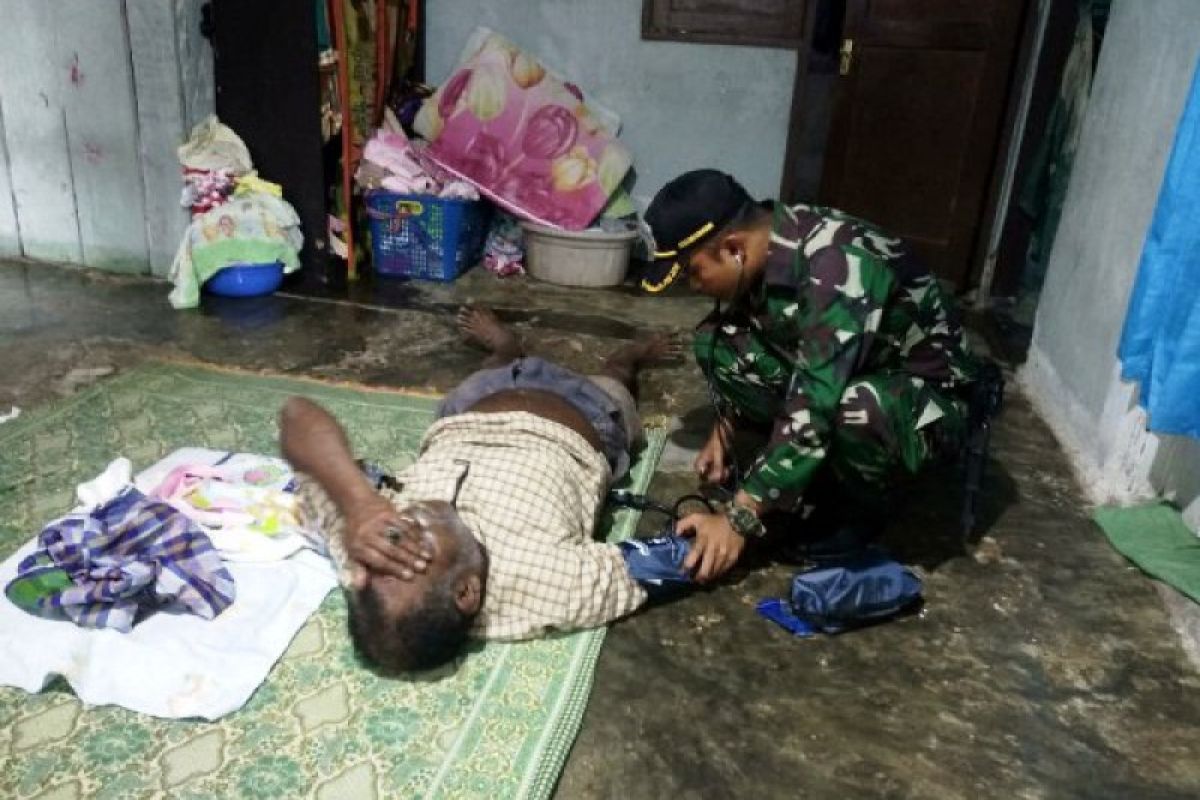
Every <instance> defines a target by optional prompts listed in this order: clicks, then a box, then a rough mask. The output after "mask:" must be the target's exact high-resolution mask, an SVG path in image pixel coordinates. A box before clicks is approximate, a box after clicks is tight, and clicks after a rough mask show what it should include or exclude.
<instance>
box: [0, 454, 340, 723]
mask: <svg viewBox="0 0 1200 800" xmlns="http://www.w3.org/2000/svg"><path fill="white" fill-rule="evenodd" d="M293 488H294V487H293V475H292V472H291V470H290V468H289V467H288V465H287V464H286V462H283V461H281V460H280V459H277V458H271V457H265V456H257V455H252V454H236V453H222V452H219V451H214V450H207V449H203V448H184V449H181V450H178V451H176V452H175V453H172V454H171V455H170V456H168V457H167V458H165V459H163V460H162V461H160V462H158V463H157V464H155V465H153V466H152V467H150V468H149V469H146V470H145V471H143V472H142V473H140V474H139V475H137V476H136V477H134V476H133V475H132V464H131V463H130V461H129V460H128V459H125V458H119V459H116V460H115V461H113V462H112V463H111V464H110V465H109V467H108V468H107V469H106V470H105V471H104V472H103V473H102V474H101V475H99V476H97V477H96V478H94V479H93V480H91V481H88V482H86V483H83V484H80V485H79V486H78V487H77V488H76V496H77V498H78V501H79V502H78V505H77V506H76V508H75V509H73V510H72V511H71V512H70V513H69V514H67V515H65V516H63V517H60V518H59V519H56V520H54V521H53V522H51V523H49V524H48V525H47V526H46V527H45V528H44V529H43V530H42V531H41V532H40V533H39V534H38V535H37V536H36V537H35V538H34V539H32V540H31V541H30V542H28V543H26V544H25V545H24V546H23V547H21V548H20V549H19V550H18V551H17V552H16V553H15V554H14V555H13V556H12V557H11V558H9V559H8V560H6V561H5V562H4V563H3V564H0V583H3V584H4V585H5V598H6V599H7V601H8V602H0V649H3V651H4V652H6V653H8V652H14V653H15V652H21V653H22V657H21V658H19V659H3V660H0V685H9V686H17V687H19V688H22V689H25V690H26V691H31V692H35V691H38V690H40V689H41V687H42V686H43V685H44V684H45V682H46V680H47V679H48V678H49V676H51V675H55V674H59V675H62V676H64V677H65V678H66V679H67V681H68V682H69V683H70V684H71V686H72V687H73V688H74V689H75V691H76V694H78V695H79V697H80V698H81V699H82V700H83V701H84V702H87V703H95V704H103V703H113V704H117V705H122V706H125V707H127V708H132V709H134V710H136V711H141V712H143V713H147V714H153V715H156V716H164V717H187V716H200V717H205V718H208V719H215V718H217V717H219V716H221V715H223V714H225V713H228V712H230V711H232V710H234V709H236V708H238V707H240V706H241V705H242V704H243V703H245V701H246V700H247V699H248V698H249V697H250V695H251V694H252V693H253V691H254V689H255V688H257V686H258V685H259V684H260V683H261V682H262V680H263V679H264V678H265V677H266V674H267V672H268V671H269V670H270V668H271V665H272V664H274V663H275V661H276V660H278V658H279V657H280V656H281V655H282V653H283V650H284V648H286V646H287V644H288V642H290V641H291V639H292V637H294V636H295V634H296V632H297V631H298V630H299V628H300V626H301V625H302V624H303V623H304V622H305V620H307V619H308V617H309V616H310V615H311V614H312V613H313V612H314V611H315V610H316V609H317V607H318V606H319V605H320V603H321V602H322V600H323V599H324V597H325V596H326V595H327V594H328V592H329V591H330V589H332V588H333V587H334V586H335V585H336V576H335V574H334V570H333V567H332V565H331V564H330V563H329V561H328V559H327V558H326V557H325V555H324V543H323V541H322V540H321V538H320V536H319V534H317V533H315V532H309V531H306V530H304V529H303V528H302V526H301V525H300V521H299V518H298V516H297V513H296V501H295V497H294V495H293V493H292V491H293ZM72 623H73V624H72ZM30 641H36V642H38V646H37V647H36V648H29V647H27V646H26V645H25V643H28V642H30ZM112 664H122V665H124V666H123V668H122V670H121V671H120V672H118V673H114V672H113V671H112V669H111V665H112Z"/></svg>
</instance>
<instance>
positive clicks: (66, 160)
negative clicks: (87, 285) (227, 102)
mask: <svg viewBox="0 0 1200 800" xmlns="http://www.w3.org/2000/svg"><path fill="white" fill-rule="evenodd" d="M202 1H203V0H54V1H53V2H42V0H0V19H2V20H4V21H5V22H4V24H3V25H0V256H12V255H24V256H26V257H28V258H32V259H38V260H45V261H59V262H67V263H70V264H78V265H83V266H88V267H95V268H98V269H105V270H110V271H114V272H129V273H153V274H156V275H165V274H166V273H167V271H168V270H169V268H170V265H171V259H172V257H173V256H174V253H175V249H176V247H177V245H178V243H179V239H180V237H181V236H182V235H183V231H184V229H185V228H186V227H187V222H188V217H187V212H186V210H185V209H183V208H182V207H180V205H179V193H180V188H181V184H180V180H179V164H178V162H177V161H176V158H175V148H176V147H177V146H178V145H179V143H180V142H181V141H183V139H184V138H186V136H187V132H188V130H190V127H191V125H192V124H194V123H195V122H197V121H199V120H200V119H202V118H203V117H205V116H206V115H208V114H210V113H212V108H213V100H212V98H213V91H212V53H211V50H210V48H209V46H208V43H207V41H206V40H204V39H203V38H202V37H201V36H200V27H199V26H200V6H201V5H202Z"/></svg>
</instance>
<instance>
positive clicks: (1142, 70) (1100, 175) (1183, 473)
mask: <svg viewBox="0 0 1200 800" xmlns="http://www.w3.org/2000/svg"><path fill="white" fill-rule="evenodd" d="M1198 55H1200V3H1198V2H1196V0H1114V3H1113V8H1112V18H1111V20H1110V21H1109V25H1108V30H1107V33H1106V35H1105V38H1104V45H1103V49H1102V50H1101V53H1100V60H1099V65H1098V68H1097V72H1096V77H1095V81H1094V83H1093V88H1092V97H1091V101H1090V103H1089V106H1088V110H1087V115H1086V117H1085V121H1084V127H1083V134H1082V139H1081V142H1080V147H1079V151H1078V154H1077V156H1076V161H1075V166H1074V169H1073V172H1072V177H1071V185H1070V188H1069V190H1068V193H1067V198H1066V204H1065V207H1064V209H1063V216H1062V221H1061V223H1060V227H1059V230H1058V234H1057V237H1056V239H1055V243H1054V249H1053V252H1052V253H1051V255H1050V260H1049V263H1048V270H1047V276H1046V283H1045V286H1044V287H1043V290H1042V295H1041V301H1040V304H1039V307H1038V314H1037V322H1036V324H1035V328H1034V337H1033V347H1032V349H1031V351H1030V357H1029V361H1028V363H1027V365H1026V367H1025V370H1024V373H1023V376H1022V377H1023V380H1024V383H1025V385H1026V388H1027V390H1028V392H1029V394H1030V396H1031V397H1032V399H1033V400H1034V402H1035V403H1036V404H1037V405H1038V406H1039V407H1040V409H1041V410H1042V412H1043V413H1044V415H1045V416H1046V418H1047V419H1048V420H1049V421H1050V422H1051V424H1052V426H1053V427H1054V429H1055V432H1056V433H1057V434H1058V435H1059V436H1060V438H1061V439H1062V440H1063V442H1064V444H1066V445H1067V447H1068V449H1069V450H1070V451H1071V453H1072V455H1073V457H1074V459H1075V462H1076V464H1077V466H1078V467H1079V469H1080V472H1081V474H1082V476H1083V478H1084V480H1085V483H1086V485H1087V487H1088V489H1089V490H1090V491H1091V493H1092V495H1093V497H1094V499H1096V500H1097V501H1099V502H1104V501H1112V500H1122V499H1132V498H1137V497H1142V496H1146V495H1148V494H1150V493H1152V492H1158V493H1174V494H1175V495H1176V496H1177V499H1178V500H1179V501H1180V502H1181V503H1182V504H1183V505H1185V506H1187V505H1189V504H1190V508H1189V517H1190V518H1191V519H1192V521H1193V524H1195V522H1198V521H1200V503H1196V502H1194V501H1195V499H1196V496H1197V494H1198V493H1200V477H1198V476H1200V446H1197V443H1196V442H1194V441H1191V440H1184V439H1178V438H1175V437H1158V436H1155V435H1152V434H1149V433H1147V432H1146V431H1145V417H1144V414H1143V413H1142V412H1141V410H1140V409H1138V408H1137V407H1136V404H1135V402H1134V401H1135V394H1134V391H1135V390H1134V387H1133V386H1131V385H1129V384H1126V383H1123V382H1122V381H1121V380H1120V378H1119V364H1118V362H1117V358H1116V349H1117V342H1118V339H1119V337H1120V333H1121V327H1122V324H1123V322H1124V319H1125V313H1126V306H1127V304H1128V301H1129V294H1130V291H1131V289H1132V286H1133V281H1134V277H1135V274H1136V270H1137V266H1138V261H1139V258H1140V256H1141V252H1142V245H1143V242H1144V241H1145V237H1146V233H1147V231H1148V229H1149V224H1150V220H1151V217H1152V216H1153V213H1154V208H1155V204H1156V202H1157V200H1158V192H1159V187H1160V185H1161V183H1162V177H1163V173H1164V171H1165V168H1166V163H1167V158H1168V156H1169V154H1170V150H1171V146H1172V143H1173V141H1174V136H1175V130H1176V127H1177V124H1178V120H1179V117H1180V115H1181V113H1182V110H1183V104H1184V101H1185V99H1186V97H1187V92H1188V88H1189V86H1190V84H1191V80H1192V74H1193V71H1194V70H1195V67H1196V62H1197V56H1198Z"/></svg>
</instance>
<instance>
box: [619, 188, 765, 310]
mask: <svg viewBox="0 0 1200 800" xmlns="http://www.w3.org/2000/svg"><path fill="white" fill-rule="evenodd" d="M752 202H754V201H753V199H752V198H751V197H750V195H749V194H747V192H746V190H745V189H743V188H742V185H741V184H740V183H738V182H737V181H736V180H734V179H733V177H732V176H730V175H726V174H725V173H724V172H721V171H719V170H715V169H697V170H692V171H691V172H685V173H683V174H682V175H680V176H679V177H678V178H676V179H675V180H673V181H671V182H670V183H668V184H667V185H666V186H664V187H663V188H661V189H659V190H658V194H656V195H654V199H653V200H652V201H650V207H649V208H647V209H646V224H647V225H649V226H650V232H651V233H652V234H653V235H654V253H653V256H652V258H651V261H650V263H649V264H648V265H647V266H646V270H645V272H644V273H643V277H642V288H643V289H645V290H646V291H647V292H661V291H662V290H663V289H665V288H667V287H668V286H670V285H671V284H672V283H673V282H674V281H675V279H676V278H678V277H679V275H680V274H681V273H682V272H683V268H684V266H686V263H687V262H686V258H687V253H688V251H691V250H693V249H694V248H696V247H699V246H700V245H702V244H704V242H706V241H707V240H708V239H709V238H711V237H712V236H713V235H714V234H716V233H718V232H720V230H721V229H722V228H724V227H725V226H726V225H727V224H729V222H730V221H731V220H732V219H733V218H734V217H736V216H737V214H738V212H739V211H741V210H742V208H744V207H745V206H746V205H747V204H749V203H752Z"/></svg>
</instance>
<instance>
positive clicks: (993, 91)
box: [820, 0, 1024, 288]
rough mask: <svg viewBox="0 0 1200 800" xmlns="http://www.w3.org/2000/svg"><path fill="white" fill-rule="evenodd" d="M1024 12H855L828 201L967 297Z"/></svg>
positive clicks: (965, 0) (1011, 5)
mask: <svg viewBox="0 0 1200 800" xmlns="http://www.w3.org/2000/svg"><path fill="white" fill-rule="evenodd" d="M1023 6H1024V2H1023V0H849V2H848V4H847V12H846V25H845V33H844V39H845V40H846V41H845V42H844V43H843V47H844V48H845V47H846V46H847V45H846V42H850V43H852V44H851V45H850V46H849V53H848V57H847V58H845V59H844V60H843V65H844V66H846V67H848V69H846V70H844V71H845V74H844V75H843V76H842V77H841V79H840V81H839V86H838V89H837V100H836V104H835V110H834V117H833V122H832V124H831V126H830V136H829V142H828V145H827V148H826V155H825V169H824V172H823V175H822V181H821V195H820V196H821V201H822V202H823V203H827V204H828V205H831V206H835V207H837V208H841V209H844V210H846V211H849V212H851V213H853V214H857V215H859V216H862V217H864V218H866V219H868V220H871V221H872V222H875V223H878V224H879V225H881V226H883V227H884V228H886V229H887V230H889V231H890V232H892V233H895V234H898V235H900V236H903V237H904V238H906V239H908V240H909V241H910V242H911V243H912V245H913V247H914V249H915V250H916V251H917V252H918V253H920V254H921V255H922V256H923V257H924V258H925V259H926V260H927V261H928V262H929V264H930V266H931V267H932V268H933V269H934V271H935V272H937V273H938V274H939V275H940V276H942V277H944V278H946V279H949V280H951V281H953V282H954V283H955V284H956V285H958V286H959V287H960V288H962V284H963V283H964V282H965V280H966V276H967V274H968V273H969V267H970V263H969V262H970V254H971V252H972V250H971V248H972V245H973V243H974V240H975V237H976V235H977V233H978V229H979V224H980V214H981V211H982V208H983V204H984V199H985V194H986V191H987V182H988V178H989V175H990V171H991V165H992V162H993V156H994V148H995V147H996V143H997V141H998V139H999V126H1000V122H1001V120H1002V117H1003V112H1004V100H1005V96H1006V92H1007V87H1008V78H1009V69H1010V67H1011V63H1012V55H1013V51H1014V49H1015V45H1016V39H1017V30H1018V24H1019V22H1020V17H1021V13H1022V11H1023Z"/></svg>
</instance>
